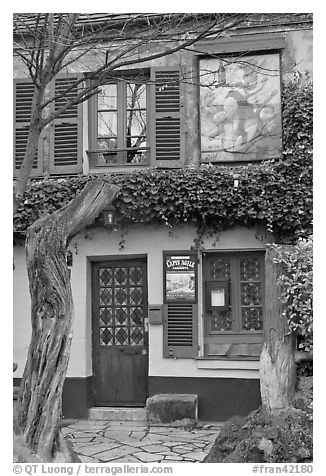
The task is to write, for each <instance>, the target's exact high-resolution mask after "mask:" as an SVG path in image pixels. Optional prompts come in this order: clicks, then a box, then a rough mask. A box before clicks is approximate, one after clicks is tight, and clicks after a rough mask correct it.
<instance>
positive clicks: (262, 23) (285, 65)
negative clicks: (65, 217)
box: [14, 14, 312, 421]
mask: <svg viewBox="0 0 326 476" xmlns="http://www.w3.org/2000/svg"><path fill="white" fill-rule="evenodd" d="M271 15H272V16H271V17H269V18H264V16H262V15H258V17H255V18H254V20H253V21H252V22H249V23H248V24H247V25H246V26H245V27H242V28H237V29H235V30H234V31H232V32H231V33H230V35H229V36H228V37H225V36H224V37H221V38H218V39H214V38H210V39H209V40H208V39H207V40H203V41H200V42H198V43H196V44H195V46H194V47H193V48H190V49H189V50H187V51H186V52H185V51H179V52H177V53H175V54H173V55H169V56H166V57H161V58H159V59H157V60H152V61H150V62H147V63H146V62H145V63H143V64H142V65H138V66H137V67H135V68H128V69H126V68H124V69H122V70H119V71H118V72H115V74H114V75H111V76H110V78H108V81H107V82H106V84H104V85H103V86H102V87H101V91H100V92H99V93H98V94H97V95H94V96H93V97H91V98H90V99H89V100H88V101H87V102H84V103H82V104H80V105H78V106H76V107H72V108H71V109H69V110H68V111H67V112H66V113H65V114H64V115H62V116H60V117H59V118H57V119H56V120H55V121H54V122H53V123H51V124H49V125H48V126H47V127H46V128H45V130H44V131H43V133H42V137H41V140H40V144H39V150H38V158H37V161H35V163H34V167H33V173H32V175H33V178H42V177H49V178H56V179H58V180H60V179H63V178H65V177H68V176H70V175H78V174H84V175H87V174H93V175H94V174H98V175H99V176H101V175H103V174H105V175H108V174H111V173H121V174H132V173H134V172H136V171H137V172H139V171H144V173H146V171H148V170H152V169H163V170H165V169H183V168H195V169H196V168H197V167H198V168H199V167H201V166H202V164H211V166H213V167H219V166H226V167H230V168H232V166H233V165H234V164H243V163H248V162H250V163H254V162H257V163H259V162H261V161H263V160H267V159H278V158H279V157H280V156H281V152H282V117H281V84H282V80H286V77H287V75H290V74H292V73H293V68H294V70H296V71H297V72H299V73H300V74H304V73H306V72H308V73H309V74H310V75H311V74H312V21H311V18H310V16H309V15H305V14H302V15H285V16H284V17H283V18H277V19H276V17H273V14H271ZM92 61H94V55H88V56H86V57H85V58H83V61H82V62H78V61H77V62H75V63H73V66H72V68H71V71H69V74H67V75H65V76H60V77H58V78H57V79H56V80H55V81H54V82H53V84H51V87H50V88H49V91H47V94H49V95H51V94H55V95H56V96H57V99H56V100H55V101H54V102H53V103H51V104H50V105H49V107H50V108H51V107H52V108H57V109H58V108H60V101H62V98H60V91H61V90H62V89H63V88H66V86H67V84H70V83H71V84H73V82H74V81H75V79H76V78H77V77H79V76H80V75H82V74H83V73H84V68H85V64H87V67H88V68H91V66H92ZM140 66H141V67H140ZM14 77H15V81H14V84H15V86H14V93H15V124H14V137H15V155H14V173H15V174H17V173H18V171H19V168H20V166H21V163H22V159H23V154H24V150H25V146H26V140H27V130H28V129H27V128H28V123H29V111H30V106H31V99H32V94H33V85H32V84H31V83H30V81H28V80H27V76H26V72H25V71H24V68H23V66H22V64H21V63H20V62H19V61H18V60H17V61H15V62H14ZM77 93H78V88H76V89H72V90H71V92H70V94H72V95H73V94H77ZM237 182H238V179H237V177H235V178H234V187H235V188H236V187H237V186H238V183H237ZM124 233H125V234H126V236H124V238H123V246H122V244H121V240H122V238H121V230H119V229H115V228H114V227H113V226H110V225H109V226H107V227H103V226H102V227H101V226H98V227H96V228H93V229H92V230H91V231H90V232H87V233H86V232H83V233H80V234H79V235H77V236H76V237H74V239H73V240H72V242H71V243H70V245H69V250H70V252H71V253H70V258H71V259H70V263H69V264H70V269H71V284H72V292H73V300H74V337H73V341H72V349H71V357H70V363H69V367H68V372H67V377H66V382H65V387H64V395H63V412H64V415H65V416H66V417H75V418H84V417H87V413H88V409H89V408H91V407H94V406H118V407H119V406H144V405H145V403H146V398H147V397H148V396H152V395H155V394H161V393H192V394H197V395H198V401H199V418H200V419H202V420H216V421H222V420H225V419H227V418H229V417H231V416H233V415H235V414H246V413H248V412H249V411H250V410H252V409H254V408H257V407H258V406H259V404H260V390H259V356H260V352H261V348H262V344H263V342H264V252H265V247H266V243H271V242H272V241H273V236H272V235H271V234H269V233H266V230H262V229H261V228H260V227H259V226H258V225H254V224H253V225H252V226H250V227H240V226H233V227H230V229H229V230H226V231H223V232H221V234H220V236H219V240H218V241H216V240H213V239H212V238H209V237H204V238H203V240H204V241H203V244H202V246H201V247H200V249H196V248H195V247H194V242H195V240H196V229H195V227H194V226H193V225H192V224H185V225H183V226H180V227H175V228H174V229H173V230H172V232H171V230H169V229H168V228H167V227H166V226H164V225H161V226H159V225H155V224H148V225H145V224H144V225H141V224H135V225H130V226H128V230H127V232H124ZM262 236H263V238H261V237H262ZM14 256H15V270H14V336H15V337H14V339H15V340H14V360H15V362H17V363H18V370H17V372H16V373H15V377H16V380H15V381H16V384H17V383H19V379H20V377H21V376H22V372H23V369H24V365H25V360H26V356H27V349H28V344H29V335H30V321H29V318H28V315H27V313H26V309H28V307H29V305H30V300H29V293H28V279H27V273H26V265H25V255H24V247H23V241H22V240H19V239H18V240H17V241H16V245H15V246H14Z"/></svg>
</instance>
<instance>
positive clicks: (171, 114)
mask: <svg viewBox="0 0 326 476" xmlns="http://www.w3.org/2000/svg"><path fill="white" fill-rule="evenodd" d="M151 80H152V82H153V83H154V85H153V103H154V120H153V122H152V128H151V130H152V141H151V149H152V154H153V157H154V158H155V161H154V164H155V166H159V167H180V166H181V156H182V135H181V117H182V114H181V112H182V111H181V90H180V72H179V68H177V67H176V68H173V67H169V68H152V70H151Z"/></svg>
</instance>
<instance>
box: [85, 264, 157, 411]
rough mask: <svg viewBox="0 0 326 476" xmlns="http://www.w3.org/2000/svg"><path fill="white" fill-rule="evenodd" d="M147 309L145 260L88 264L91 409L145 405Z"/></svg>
mask: <svg viewBox="0 0 326 476" xmlns="http://www.w3.org/2000/svg"><path fill="white" fill-rule="evenodd" d="M147 307H148V305H147V273H146V262H145V260H140V259H137V260H122V261H107V262H104V263H94V264H93V375H94V400H95V401H94V403H95V405H104V406H143V405H145V401H146V398H147V375H148V355H147V354H148V334H147V329H146V321H147Z"/></svg>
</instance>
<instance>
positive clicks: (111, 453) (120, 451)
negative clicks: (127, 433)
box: [96, 445, 135, 462]
mask: <svg viewBox="0 0 326 476" xmlns="http://www.w3.org/2000/svg"><path fill="white" fill-rule="evenodd" d="M134 451H135V448H134V447H133V446H127V445H122V446H119V447H118V448H113V449H111V450H108V451H103V452H102V453H97V454H96V458H98V459H99V460H100V461H104V462H106V461H111V460H113V459H117V458H119V457H121V456H126V455H131V454H132V453H134Z"/></svg>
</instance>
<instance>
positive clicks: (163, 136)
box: [87, 66, 181, 171]
mask: <svg viewBox="0 0 326 476" xmlns="http://www.w3.org/2000/svg"><path fill="white" fill-rule="evenodd" d="M116 75H119V76H117V78H116V79H115V78H110V79H109V80H108V82H107V83H106V84H104V85H103V86H101V87H100V92H99V93H98V94H97V95H95V96H94V97H92V98H91V100H90V101H89V113H90V114H89V149H88V151H87V153H88V157H89V165H90V169H91V170H94V171H95V170H99V169H102V171H105V168H108V167H112V166H113V167H116V168H119V167H121V166H122V167H124V166H137V165H139V166H146V165H151V166H154V167H155V166H163V167H173V166H180V159H181V121H180V116H181V107H180V104H181V102H180V80H179V68H178V67H173V66H172V67H153V68H150V69H143V70H135V71H132V70H130V71H128V72H124V71H119V72H116ZM149 117H150V119H151V120H150V121H149Z"/></svg>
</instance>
